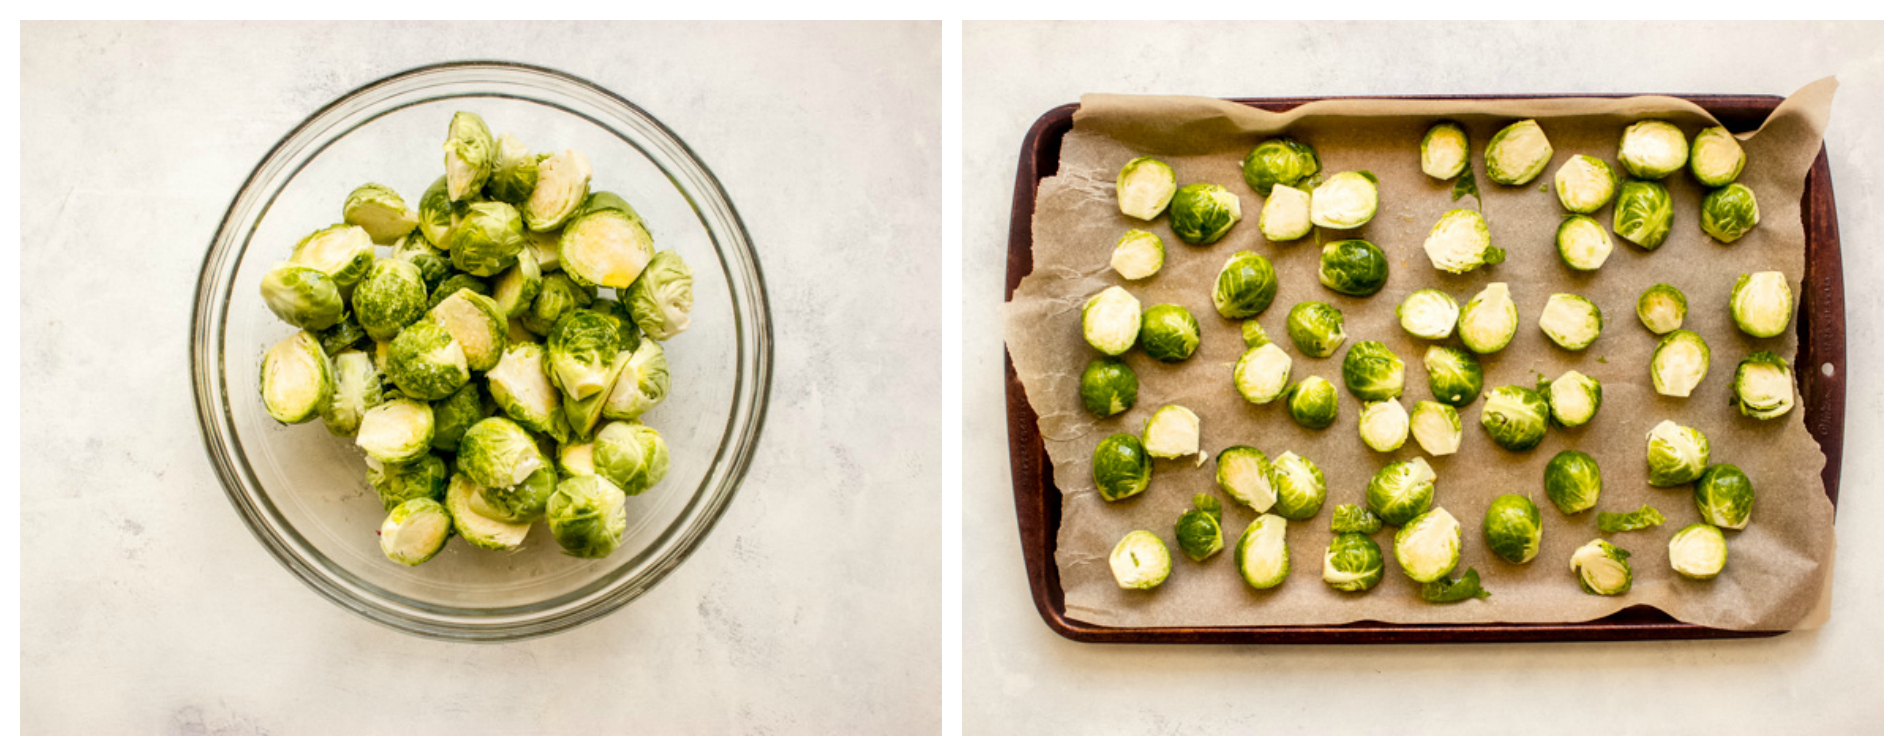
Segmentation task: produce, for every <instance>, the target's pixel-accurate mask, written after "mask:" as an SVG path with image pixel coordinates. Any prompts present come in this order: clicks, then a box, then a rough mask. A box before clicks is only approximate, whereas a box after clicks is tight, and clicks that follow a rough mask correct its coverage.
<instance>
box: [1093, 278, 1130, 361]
mask: <svg viewBox="0 0 1904 756" xmlns="http://www.w3.org/2000/svg"><path fill="white" fill-rule="evenodd" d="M1143 320H1144V306H1143V305H1142V304H1141V303H1139V302H1138V301H1137V297H1135V296H1133V295H1132V294H1131V293H1130V292H1128V291H1125V290H1124V287H1122V286H1112V287H1110V288H1108V289H1105V290H1103V291H1100V292H1098V293H1097V294H1094V295H1092V296H1091V298H1090V299H1088V300H1085V302H1084V316H1083V324H1084V342H1085V343H1087V344H1090V345H1091V347H1092V348H1093V349H1096V350H1098V351H1099V352H1103V353H1104V354H1106V355H1108V356H1111V357H1116V356H1117V355H1120V354H1123V353H1125V352H1128V351H1130V348H1131V346H1132V345H1134V344H1136V343H1137V333H1138V331H1139V330H1140V329H1141V328H1142V327H1143Z"/></svg>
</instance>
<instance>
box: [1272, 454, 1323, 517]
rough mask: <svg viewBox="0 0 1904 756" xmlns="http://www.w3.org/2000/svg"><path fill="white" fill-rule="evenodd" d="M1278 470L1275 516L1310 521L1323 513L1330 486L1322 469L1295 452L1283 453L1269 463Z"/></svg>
mask: <svg viewBox="0 0 1904 756" xmlns="http://www.w3.org/2000/svg"><path fill="white" fill-rule="evenodd" d="M1270 467H1273V468H1275V470H1276V513H1277V514H1279V515H1282V516H1283V517H1286V518H1288V519H1291V520H1307V519H1309V518H1311V517H1314V516H1316V513H1317V512H1321V511H1322V502H1323V499H1324V498H1326V497H1327V496H1328V493H1329V485H1328V481H1327V479H1325V478H1324V477H1323V475H1322V468H1320V467H1316V463H1314V462H1311V461H1309V460H1308V459H1307V458H1305V457H1303V456H1302V455H1300V454H1297V453H1295V452H1283V453H1282V454H1281V455H1278V456H1277V457H1276V461H1274V462H1271V463H1270Z"/></svg>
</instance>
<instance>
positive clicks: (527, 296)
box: [494, 249, 542, 318]
mask: <svg viewBox="0 0 1904 756" xmlns="http://www.w3.org/2000/svg"><path fill="white" fill-rule="evenodd" d="M495 292H496V296H495V297H494V298H495V300H496V309H498V310H500V311H501V312H502V316H503V317H504V318H514V317H518V316H520V315H522V314H524V313H527V312H528V311H529V308H530V307H532V306H534V305H535V300H536V297H537V296H538V295H540V294H542V267H541V266H539V265H537V264H536V261H535V255H533V254H530V252H529V251H528V250H526V249H525V250H523V251H522V253H521V254H519V255H516V263H515V264H514V265H511V266H509V269H508V270H505V271H503V272H502V275H501V276H498V277H497V278H496V286H495Z"/></svg>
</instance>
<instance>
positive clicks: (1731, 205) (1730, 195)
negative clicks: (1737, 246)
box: [1699, 184, 1759, 244]
mask: <svg viewBox="0 0 1904 756" xmlns="http://www.w3.org/2000/svg"><path fill="white" fill-rule="evenodd" d="M1758 224H1759V197H1758V195H1756V194H1753V193H1752V189H1751V188H1750V187H1747V186H1746V185H1744V184H1727V185H1726V186H1725V187H1724V188H1721V189H1714V190H1712V191H1710V192H1707V193H1706V198H1705V200H1703V201H1701V202H1700V203H1699V228H1700V229H1702V230H1704V231H1705V232H1706V235H1707V236H1711V237H1712V238H1714V239H1718V240H1719V241H1721V242H1724V243H1726V244H1731V243H1733V242H1735V241H1738V240H1739V237H1742V236H1745V232H1747V231H1751V230H1752V227H1753V226H1757V225H1758Z"/></svg>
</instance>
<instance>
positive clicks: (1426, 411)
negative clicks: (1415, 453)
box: [1408, 401, 1461, 457]
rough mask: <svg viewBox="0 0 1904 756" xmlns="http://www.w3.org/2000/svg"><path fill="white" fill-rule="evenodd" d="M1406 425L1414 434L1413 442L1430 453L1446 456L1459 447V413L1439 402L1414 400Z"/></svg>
mask: <svg viewBox="0 0 1904 756" xmlns="http://www.w3.org/2000/svg"><path fill="white" fill-rule="evenodd" d="M1408 427H1409V429H1410V430H1411V431H1412V432H1413V433H1414V435H1415V443H1417V444H1420V445H1421V450H1422V451H1425V452H1428V453H1429V454H1431V455H1434V456H1437V457H1441V456H1446V455H1449V454H1453V453H1455V452H1456V451H1458V450H1459V449H1460V448H1461V415H1459V414H1457V413H1456V412H1455V411H1454V408H1453V407H1450V406H1448V405H1446V404H1442V403H1441V402H1429V401H1418V402H1415V411H1414V412H1413V413H1411V414H1410V415H1409V418H1408Z"/></svg>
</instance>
